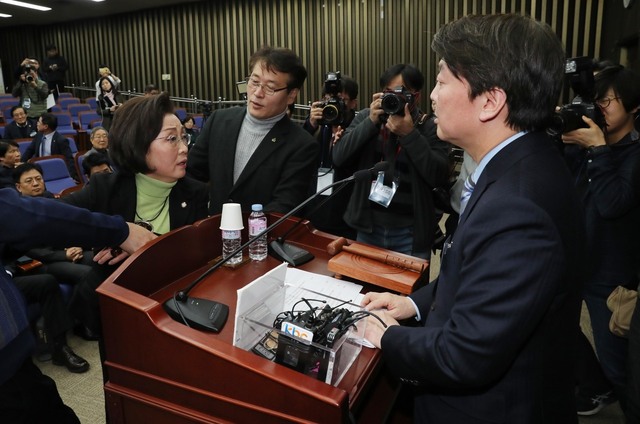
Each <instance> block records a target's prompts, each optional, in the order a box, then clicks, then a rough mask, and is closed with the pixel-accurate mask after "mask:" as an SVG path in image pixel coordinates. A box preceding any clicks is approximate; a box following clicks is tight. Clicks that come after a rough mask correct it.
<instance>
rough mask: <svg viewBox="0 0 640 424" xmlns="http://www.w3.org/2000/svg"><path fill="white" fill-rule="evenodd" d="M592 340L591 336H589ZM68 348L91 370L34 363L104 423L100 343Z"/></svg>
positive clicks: (96, 422) (85, 415) (614, 422)
mask: <svg viewBox="0 0 640 424" xmlns="http://www.w3.org/2000/svg"><path fill="white" fill-rule="evenodd" d="M439 267H440V263H439V260H438V258H437V257H436V256H434V258H433V261H432V264H431V276H432V278H433V277H434V276H435V275H437V273H438V270H439ZM582 324H583V328H586V329H588V330H590V329H591V326H590V323H589V317H588V315H587V314H586V309H585V308H583V311H582ZM587 336H589V338H591V334H590V332H589V334H587ZM69 345H70V346H71V347H72V348H73V350H75V351H76V353H78V354H79V355H80V356H82V357H83V358H85V359H86V360H87V361H89V364H90V365H91V367H90V368H89V371H88V372H86V373H84V374H73V373H70V372H68V371H67V369H66V368H64V367H59V366H55V365H53V364H52V363H51V362H44V363H43V362H38V361H37V360H35V359H34V361H35V363H36V364H37V365H38V366H39V367H40V369H41V370H42V372H43V373H45V374H47V375H49V376H51V378H53V379H54V380H55V381H56V384H57V385H58V390H59V392H60V395H61V396H62V399H63V400H64V402H65V403H66V404H67V405H69V406H70V407H71V408H73V410H74V411H75V412H76V414H77V415H78V417H79V418H80V422H81V423H82V424H104V423H105V422H106V419H105V409H104V392H103V389H102V370H101V368H100V357H99V353H98V343H97V342H87V341H84V340H82V339H80V338H78V337H76V336H75V335H73V334H70V335H69ZM580 424H624V417H623V414H622V411H621V410H620V406H619V405H618V403H617V402H616V403H614V404H612V405H609V406H607V407H606V408H604V409H603V410H602V411H600V412H599V413H598V414H596V415H595V416H591V417H580Z"/></svg>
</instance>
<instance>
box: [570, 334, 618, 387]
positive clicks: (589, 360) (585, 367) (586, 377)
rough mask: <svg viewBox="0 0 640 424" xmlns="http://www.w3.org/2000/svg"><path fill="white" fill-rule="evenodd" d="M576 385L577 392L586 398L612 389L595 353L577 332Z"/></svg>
mask: <svg viewBox="0 0 640 424" xmlns="http://www.w3.org/2000/svg"><path fill="white" fill-rule="evenodd" d="M575 365H576V384H577V386H578V390H580V392H581V393H582V394H583V395H585V396H588V397H591V396H596V395H601V394H604V393H607V392H608V391H610V390H612V389H613V385H612V384H611V382H609V380H608V379H607V377H606V376H605V375H604V372H603V371H602V367H601V366H600V362H599V361H598V357H597V356H596V353H595V352H594V351H593V347H591V343H589V340H588V339H587V336H585V335H584V333H583V332H582V330H581V331H579V332H578V343H577V349H576V362H575Z"/></svg>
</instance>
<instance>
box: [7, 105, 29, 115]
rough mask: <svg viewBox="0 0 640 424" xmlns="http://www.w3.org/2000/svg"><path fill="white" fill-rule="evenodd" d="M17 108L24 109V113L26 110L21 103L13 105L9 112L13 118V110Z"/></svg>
mask: <svg viewBox="0 0 640 424" xmlns="http://www.w3.org/2000/svg"><path fill="white" fill-rule="evenodd" d="M18 109H22V110H23V111H24V113H27V111H26V110H24V107H23V106H21V105H16V106H14V107H12V108H11V110H10V113H11V117H12V118H13V112H15V111H16V110H18Z"/></svg>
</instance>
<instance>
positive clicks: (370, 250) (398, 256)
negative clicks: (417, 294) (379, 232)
mask: <svg viewBox="0 0 640 424" xmlns="http://www.w3.org/2000/svg"><path fill="white" fill-rule="evenodd" d="M327 252H328V253H329V254H330V255H334V256H333V258H331V259H330V260H329V263H328V269H329V271H332V272H335V273H336V274H337V275H336V277H337V278H339V277H340V276H343V275H344V276H348V277H351V278H354V279H356V280H359V281H364V282H367V283H370V284H374V285H377V286H380V287H384V288H386V289H389V290H393V291H396V292H399V293H404V294H409V293H411V292H412V291H413V286H414V284H415V283H416V280H417V279H418V278H419V277H420V275H421V273H422V272H428V267H429V261H427V260H425V259H421V258H416V257H414V256H409V255H404V254H402V253H397V252H393V251H390V250H387V249H383V248H380V247H376V246H371V245H368V244H363V243H351V244H349V243H348V241H347V239H345V238H343V237H341V238H338V239H336V240H334V241H332V242H331V243H329V244H328V245H327Z"/></svg>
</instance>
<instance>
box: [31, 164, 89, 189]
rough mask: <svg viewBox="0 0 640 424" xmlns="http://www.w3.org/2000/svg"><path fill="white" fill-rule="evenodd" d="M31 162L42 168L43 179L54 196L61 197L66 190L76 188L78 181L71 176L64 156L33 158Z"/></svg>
mask: <svg viewBox="0 0 640 424" xmlns="http://www.w3.org/2000/svg"><path fill="white" fill-rule="evenodd" d="M29 162H31V163H35V162H37V163H38V165H40V166H41V167H42V172H43V174H44V175H43V176H42V177H43V178H44V182H45V184H46V188H47V190H49V191H50V192H51V193H53V194H54V195H59V194H60V193H61V192H62V191H63V190H64V189H66V188H69V187H75V186H76V185H77V184H76V181H75V180H74V179H73V178H71V176H70V175H69V170H68V169H67V164H66V162H65V160H64V156H62V155H51V156H41V157H39V158H31V159H29Z"/></svg>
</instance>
